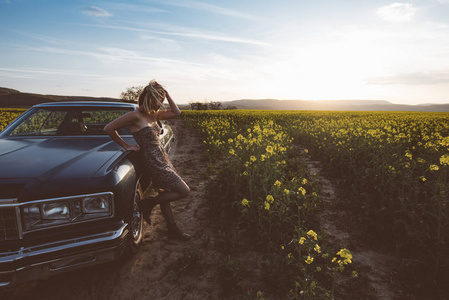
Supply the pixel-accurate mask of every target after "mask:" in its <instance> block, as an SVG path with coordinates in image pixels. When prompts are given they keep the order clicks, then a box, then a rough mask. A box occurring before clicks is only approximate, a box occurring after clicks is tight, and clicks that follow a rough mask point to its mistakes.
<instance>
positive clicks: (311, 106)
mask: <svg viewBox="0 0 449 300" xmlns="http://www.w3.org/2000/svg"><path fill="white" fill-rule="evenodd" d="M57 101H111V102H122V101H123V100H122V99H118V98H107V97H100V98H97V97H81V96H55V95H41V94H30V93H21V92H20V91H17V90H13V89H8V88H2V87H0V107H24V108H27V107H31V106H33V105H36V104H39V103H44V102H57ZM221 103H222V105H223V107H236V108H239V109H266V110H339V111H429V112H449V103H448V104H420V105H406V104H393V103H390V102H388V101H385V100H314V101H309V100H276V99H258V100H252V99H241V100H233V101H222V102H221ZM181 106H182V107H181ZM180 107H181V108H185V109H187V108H188V105H180Z"/></svg>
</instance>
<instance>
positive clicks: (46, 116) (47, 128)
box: [10, 110, 66, 135]
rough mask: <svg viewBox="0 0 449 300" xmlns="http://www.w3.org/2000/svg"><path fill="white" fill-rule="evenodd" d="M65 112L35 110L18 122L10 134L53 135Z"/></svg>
mask: <svg viewBox="0 0 449 300" xmlns="http://www.w3.org/2000/svg"><path fill="white" fill-rule="evenodd" d="M65 115H66V112H64V111H48V110H37V111H36V112H35V113H34V114H31V115H30V116H29V117H28V118H27V119H25V121H24V122H22V123H21V124H19V126H17V127H16V128H15V129H14V130H13V131H12V132H11V134H10V135H54V134H56V131H57V130H58V126H59V125H60V124H61V122H62V120H63V119H64V116H65Z"/></svg>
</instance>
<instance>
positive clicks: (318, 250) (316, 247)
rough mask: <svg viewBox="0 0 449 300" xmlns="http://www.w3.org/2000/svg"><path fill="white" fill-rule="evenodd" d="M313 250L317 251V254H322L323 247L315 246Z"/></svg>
mask: <svg viewBox="0 0 449 300" xmlns="http://www.w3.org/2000/svg"><path fill="white" fill-rule="evenodd" d="M313 250H315V252H316V253H321V247H320V246H319V245H318V244H316V245H315V248H313Z"/></svg>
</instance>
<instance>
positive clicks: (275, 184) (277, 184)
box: [273, 180, 281, 187]
mask: <svg viewBox="0 0 449 300" xmlns="http://www.w3.org/2000/svg"><path fill="white" fill-rule="evenodd" d="M273 185H274V186H278V187H279V186H281V182H280V181H279V180H276V182H275V183H274V184H273Z"/></svg>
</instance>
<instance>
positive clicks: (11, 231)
mask: <svg viewBox="0 0 449 300" xmlns="http://www.w3.org/2000/svg"><path fill="white" fill-rule="evenodd" d="M18 238H19V229H18V226H17V216H16V208H15V207H0V241H6V240H15V239H18Z"/></svg>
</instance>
